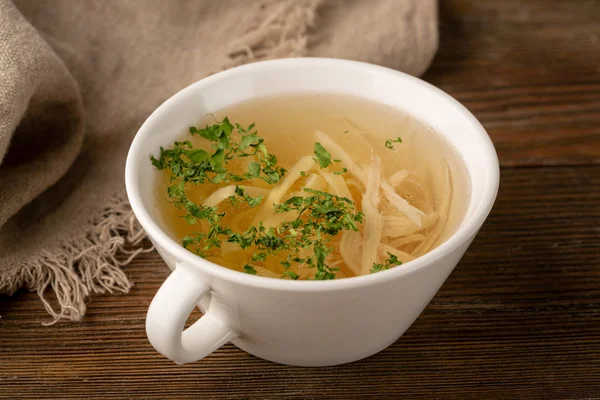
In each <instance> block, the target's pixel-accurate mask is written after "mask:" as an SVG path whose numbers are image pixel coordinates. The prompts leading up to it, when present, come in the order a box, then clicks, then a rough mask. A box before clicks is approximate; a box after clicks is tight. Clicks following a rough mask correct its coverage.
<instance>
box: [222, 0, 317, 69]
mask: <svg viewBox="0 0 600 400" xmlns="http://www.w3.org/2000/svg"><path fill="white" fill-rule="evenodd" d="M323 2H324V0H264V1H262V2H261V3H260V4H259V5H258V6H259V7H260V12H259V17H258V18H256V21H257V22H258V23H257V24H255V25H252V26H251V27H250V28H249V29H248V31H247V32H246V34H245V35H243V36H242V37H240V38H237V39H236V40H234V41H233V42H232V43H231V44H230V46H229V49H228V52H227V55H228V62H227V63H226V64H225V65H224V66H223V69H227V68H231V67H235V66H238V65H241V64H246V63H249V62H254V61H260V60H269V59H273V58H286V57H302V56H304V55H306V51H307V43H308V30H309V29H310V28H311V27H312V26H313V25H314V23H315V18H316V13H317V9H318V8H319V7H320V6H321V5H322V4H323Z"/></svg>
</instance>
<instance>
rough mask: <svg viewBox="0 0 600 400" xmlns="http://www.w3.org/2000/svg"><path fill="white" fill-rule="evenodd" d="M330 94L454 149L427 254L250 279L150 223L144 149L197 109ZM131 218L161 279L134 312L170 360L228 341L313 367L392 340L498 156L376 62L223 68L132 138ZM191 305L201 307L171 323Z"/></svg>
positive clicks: (464, 121)
mask: <svg viewBox="0 0 600 400" xmlns="http://www.w3.org/2000/svg"><path fill="white" fill-rule="evenodd" d="M307 91H308V92H316V91H319V92H334V93H341V94H348V95H354V96H359V97H362V98H366V99H371V100H375V101H377V102H380V103H384V104H388V105H392V106H394V107H396V108H398V109H400V110H403V111H404V112H405V113H407V114H409V115H412V116H413V117H415V118H417V119H419V120H421V121H424V122H425V123H426V124H428V125H429V126H431V127H432V128H434V129H435V130H436V131H437V132H438V133H440V134H441V135H443V136H444V137H445V138H446V139H447V140H448V141H449V142H450V143H451V144H452V145H453V146H454V147H455V149H456V150H457V151H458V152H459V153H460V156H461V157H462V159H463V160H464V162H465V165H466V169H467V173H468V175H469V178H470V183H471V196H470V202H469V205H468V207H467V211H466V214H465V216H464V218H463V221H462V223H461V224H460V226H459V227H458V229H457V231H456V233H455V234H454V235H452V236H451V237H450V238H449V239H448V240H447V241H446V242H444V243H443V244H442V245H440V246H439V247H437V248H436V249H434V250H433V251H431V252H429V253H428V254H426V255H424V256H422V257H420V258H418V259H416V260H414V261H411V262H409V263H406V264H404V265H402V266H400V267H397V268H393V269H390V270H387V271H382V272H379V273H376V274H372V275H368V276H361V277H355V278H349V279H341V280H333V281H290V280H278V279H271V278H263V277H258V276H252V275H248V274H244V273H240V272H236V271H233V270H230V269H227V268H224V267H221V266H218V265H215V264H213V263H211V262H209V261H206V260H204V259H202V258H200V257H198V256H196V255H194V254H193V253H191V252H189V251H187V250H185V249H184V248H183V247H181V246H180V245H179V244H178V243H177V241H175V240H174V239H173V238H171V237H170V236H169V235H167V234H166V233H165V231H164V229H163V228H162V227H161V226H160V224H159V222H158V221H157V219H158V218H157V215H156V210H155V206H154V204H153V187H154V183H155V179H156V175H157V172H156V171H155V170H154V169H153V168H152V166H151V164H150V162H149V158H148V157H149V155H150V154H154V153H156V151H157V149H158V148H159V147H160V146H165V147H166V146H169V145H171V144H172V142H173V141H174V140H175V139H176V138H177V137H178V136H180V135H181V134H182V132H184V131H185V130H186V129H187V128H188V127H189V126H191V125H193V124H195V123H196V122H197V121H198V120H199V118H201V117H202V116H203V115H205V114H206V113H209V112H214V111H217V110H219V109H221V108H223V107H227V106H230V105H233V104H235V103H239V102H241V101H244V100H248V99H252V98H258V97H263V96H268V95H273V94H278V93H293V92H307ZM125 177H126V186H127V194H128V196H129V201H130V202H131V207H132V208H133V211H134V212H135V215H136V216H137V218H138V220H139V222H140V223H141V224H142V226H143V227H144V229H145V230H146V232H147V233H148V236H149V237H150V239H151V240H152V242H153V243H154V245H155V246H156V249H157V250H158V252H159V254H160V255H161V256H162V258H163V259H164V260H165V262H166V263H167V265H168V266H169V268H171V270H173V272H172V273H171V275H170V276H169V277H168V278H167V280H166V281H165V282H164V283H163V285H162V287H161V288H160V290H159V291H158V293H157V294H156V296H155V298H154V300H153V301H152V304H151V305H150V308H149V310H148V316H147V319H146V330H147V334H148V338H149V340H150V342H151V343H152V345H153V346H154V347H155V348H156V349H157V350H158V351H159V352H160V353H162V354H163V355H165V356H166V357H168V358H170V359H171V360H173V361H175V362H177V363H187V362H192V361H195V360H198V359H201V358H203V357H205V356H206V355H208V354H210V353H211V352H213V351H214V350H216V349H217V348H219V347H220V346H222V345H223V344H225V343H226V342H228V341H231V342H233V343H234V344H235V345H236V346H238V347H239V348H241V349H243V350H245V351H247V352H249V353H251V354H254V355H256V356H258V357H261V358H264V359H267V360H271V361H275V362H279V363H283V364H292V365H303V366H323V365H335V364H342V363H347V362H351V361H355V360H359V359H361V358H364V357H368V356H370V355H372V354H374V353H377V352H378V351H380V350H382V349H384V348H385V347H387V346H389V345H390V344H392V343H393V342H395V341H396V340H397V339H398V338H399V337H400V336H401V335H402V334H403V333H404V332H405V331H406V329H408V327H409V326H410V325H411V324H412V323H413V321H414V320H415V319H416V318H417V316H418V315H419V314H420V313H421V312H422V311H423V309H424V308H425V306H426V305H427V304H428V303H429V301H430V300H431V298H432V297H433V296H434V295H435V293H436V292H437V290H438V289H439V288H440V286H441V285H442V283H443V282H444V281H445V280H446V278H447V277H448V275H449V274H450V272H451V271H452V269H453V268H454V267H455V266H456V264H457V263H458V261H459V260H460V258H461V257H462V255H463V254H464V252H465V251H466V250H467V248H468V246H469V245H470V243H471V241H472V240H473V238H474V237H475V235H476V234H477V232H478V230H479V228H480V227H481V225H482V224H483V222H484V220H485V219H486V217H487V215H488V214H489V212H490V210H491V208H492V205H493V203H494V200H495V198H496V193H497V190H498V183H499V167H498V158H497V156H496V152H495V150H494V146H493V145H492V142H491V140H490V138H489V136H488V135H487V133H486V132H485V130H484V129H483V127H482V126H481V124H480V123H479V122H478V121H477V120H476V119H475V117H474V116H473V115H472V114H471V113H470V112H469V111H468V110H467V109H466V108H465V107H463V106H462V105H461V104H459V103H458V102H457V101H456V100H454V99H453V98H452V97H450V96H449V95H447V94H446V93H444V92H442V91H441V90H439V89H437V88H435V87H433V86H431V85H429V84H428V83H425V82H423V81H421V80H419V79H417V78H414V77H412V76H409V75H406V74H403V73H401V72H397V71H393V70H390V69H387V68H383V67H379V66H375V65H370V64H365V63H360V62H353V61H345V60H335V59H319V58H300V59H285V60H275V61H265V62H260V63H255V64H250V65H245V66H242V67H237V68H234V69H230V70H228V71H225V72H221V73H218V74H216V75H213V76H210V77H208V78H206V79H203V80H201V81H199V82H196V83H194V84H192V85H190V86H188V87H187V88H185V89H183V90H182V91H180V92H179V93H177V94H175V95H174V96H173V97H171V98H170V99H169V100H167V101H166V102H165V103H164V104H162V105H161V106H160V107H159V108H158V109H157V110H156V111H154V113H152V115H151V116H150V117H149V118H148V120H147V121H146V122H145V123H144V124H143V125H142V127H141V128H140V130H139V132H138V133H137V135H136V137H135V139H134V140H133V143H132V145H131V149H130V151H129V155H128V157H127V166H126V171H125ZM197 305H199V306H200V308H201V309H202V310H203V311H204V312H205V315H204V316H203V317H202V318H200V319H199V320H198V321H197V322H196V323H195V324H194V325H192V326H191V327H190V328H188V329H186V330H185V331H184V330H183V327H184V324H185V321H186V320H187V318H188V316H189V314H190V312H191V311H192V310H193V309H194V307H196V306H197Z"/></svg>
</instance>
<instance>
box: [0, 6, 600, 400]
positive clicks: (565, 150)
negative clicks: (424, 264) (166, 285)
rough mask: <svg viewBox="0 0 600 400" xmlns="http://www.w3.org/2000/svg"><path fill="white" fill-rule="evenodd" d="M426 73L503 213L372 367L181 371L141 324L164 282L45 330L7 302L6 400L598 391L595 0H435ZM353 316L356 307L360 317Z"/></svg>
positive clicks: (144, 281) (19, 297)
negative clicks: (477, 132)
mask: <svg viewBox="0 0 600 400" xmlns="http://www.w3.org/2000/svg"><path fill="white" fill-rule="evenodd" d="M440 3H441V4H440V19H441V21H440V23H441V44H440V51H439V54H438V56H437V57H436V59H435V61H434V64H433V66H432V68H431V70H430V71H429V72H428V73H427V75H426V76H425V79H427V80H428V81H430V82H432V83H434V84H436V85H438V86H440V87H442V88H443V89H444V90H446V91H447V92H449V93H450V94H452V95H453V96H455V97H457V98H458V99H459V100H460V101H462V102H463V103H464V104H465V105H467V106H468V107H469V108H470V109H471V110H472V111H473V112H474V113H475V114H476V115H477V117H478V118H480V119H481V121H482V122H483V123H484V125H485V126H486V128H487V129H488V130H489V132H490V134H491V136H492V138H493V140H494V142H495V144H496V146H497V148H498V152H499V155H500V159H501V162H502V165H503V166H504V168H503V170H502V176H501V188H500V193H499V196H498V200H497V203H496V206H495V208H494V210H493V212H492V214H491V216H490V218H489V219H488V221H487V222H486V224H485V225H484V227H483V228H482V230H481V232H480V234H479V235H478V237H477V238H476V240H475V241H474V243H473V245H472V246H471V248H470V249H469V251H468V252H467V254H466V255H465V257H464V258H463V260H462V261H461V263H460V264H459V265H458V267H457V268H456V270H455V271H454V272H453V274H452V275H451V276H450V278H449V279H448V281H447V282H446V283H445V284H444V286H443V287H442V289H441V290H440V292H439V293H438V294H437V295H436V297H435V298H434V299H433V301H432V302H431V304H430V305H429V306H428V307H427V309H426V310H425V311H424V313H423V314H422V315H421V316H420V317H419V319H418V320H417V321H416V322H415V324H414V325H413V326H412V327H411V328H410V329H409V330H408V331H407V333H406V334H405V335H404V336H403V337H402V338H401V339H400V340H399V341H398V342H396V343H395V344H394V345H392V346H391V347H389V348H388V349H386V350H384V351H382V352H381V353H379V354H377V355H375V356H373V357H370V358H368V359H366V360H363V361H359V362H355V363H352V364H348V365H343V366H338V367H330V368H295V367H288V366H282V365H277V364H273V363H270V362H267V361H263V360H260V359H258V358H256V357H253V356H250V355H248V354H246V353H244V352H243V351H241V350H238V349H237V348H235V347H234V346H232V345H227V346H226V347H224V348H222V349H220V350H219V351H217V352H216V353H214V354H212V355H211V356H209V357H208V358H207V359H205V360H203V361H200V362H197V363H194V364H190V365H185V366H177V365H175V364H173V363H171V362H170V361H168V360H166V359H164V358H163V357H162V356H160V355H158V354H157V353H156V352H155V351H154V350H153V349H152V348H151V346H150V345H149V343H148V342H147V339H146V337H145V332H144V318H145V312H146V309H147V307H148V305H149V302H150V300H151V299H152V296H153V295H154V293H155V292H156V290H157V289H158V287H159V286H160V284H161V282H162V281H163V280H164V278H165V277H166V275H167V269H166V267H165V266H164V264H163V262H162V261H161V260H160V258H159V257H158V255H157V254H155V253H150V254H147V255H144V256H143V257H140V258H138V259H137V260H135V261H134V262H133V263H132V265H131V266H129V267H127V269H126V271H127V274H128V275H129V276H130V277H131V279H132V280H133V281H134V282H135V286H134V288H133V289H132V290H131V293H130V294H128V295H121V296H99V297H95V298H94V299H93V301H92V302H91V303H90V304H89V308H88V314H87V316H86V317H85V319H84V321H83V322H81V323H61V324H58V325H55V326H52V327H44V326H42V325H40V322H41V321H44V320H45V319H46V318H47V316H46V314H45V312H44V310H43V308H42V306H41V305H40V303H39V301H38V299H37V297H36V295H35V294H32V293H25V292H19V293H18V294H16V295H15V296H13V297H11V298H8V297H0V315H1V316H2V318H0V398H7V399H18V398H55V399H58V398H60V399H67V398H77V399H81V398H89V399H101V398H102V399H103V398H174V399H183V398H203V399H204V398H206V399H231V398H235V397H237V398H242V399H246V398H252V399H278V398H319V399H320V398H328V399H351V398H401V397H414V398H423V399H433V398H457V399H465V398H474V399H513V398H515V399H516V398H518V399H600V165H598V164H599V161H600V1H586V0H578V1H573V2H571V1H557V0H520V1H514V0H503V1H491V0H489V1H480V0H479V1H478V0H469V1H467V0H441V1H440ZM357 317H359V316H357Z"/></svg>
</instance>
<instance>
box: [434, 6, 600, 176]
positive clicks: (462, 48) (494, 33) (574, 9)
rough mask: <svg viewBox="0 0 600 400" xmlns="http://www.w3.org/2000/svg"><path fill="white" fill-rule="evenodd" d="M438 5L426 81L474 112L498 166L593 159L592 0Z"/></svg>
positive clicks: (595, 28)
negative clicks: (435, 43) (436, 44)
mask: <svg viewBox="0 0 600 400" xmlns="http://www.w3.org/2000/svg"><path fill="white" fill-rule="evenodd" d="M439 4H440V10H439V11H440V48H439V51H438V54H437V56H436V58H435V60H434V62H433V65H432V66H431V68H430V70H429V71H428V73H427V74H426V75H425V79H426V80H428V81H429V82H431V83H433V84H434V85H436V86H439V87H441V88H442V89H444V90H445V91H447V92H448V93H450V94H451V95H453V96H454V97H456V98H457V99H458V100H459V101H461V102H462V103H463V104H464V105H465V106H466V107H467V108H469V109H470V110H471V111H472V112H473V113H474V114H475V116H476V117H477V118H479V120H480V121H481V122H482V123H483V125H484V126H485V127H486V129H487V130H488V132H489V133H490V135H491V136H492V139H493V140H494V143H495V145H496V148H497V150H498V155H499V157H500V162H501V164H502V165H503V166H518V165H538V166H539V165H561V164H589V163H595V164H597V163H599V162H600V22H599V21H600V1H597V0H577V1H555V0H527V1H522V0H502V1H476V0H441V1H440V2H439Z"/></svg>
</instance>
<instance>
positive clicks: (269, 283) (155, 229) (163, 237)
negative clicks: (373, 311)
mask: <svg viewBox="0 0 600 400" xmlns="http://www.w3.org/2000/svg"><path fill="white" fill-rule="evenodd" d="M303 66H304V67H312V68H315V67H319V66H322V67H324V66H327V67H337V68H345V69H355V70H363V71H369V72H371V73H377V74H379V75H382V76H384V77H387V78H389V79H404V80H408V81H412V83H413V84H416V86H418V87H419V90H423V91H428V92H430V94H432V95H435V96H438V97H441V98H442V99H443V100H445V101H447V102H448V103H449V105H451V106H453V107H454V109H455V112H457V113H460V114H462V116H463V117H464V118H465V119H466V120H467V121H468V122H469V123H470V124H471V125H472V128H473V129H474V131H476V132H477V134H478V135H479V136H480V139H481V141H480V146H481V148H482V150H483V151H485V152H486V153H487V156H486V157H485V161H486V162H485V165H484V166H482V167H484V168H486V170H487V176H486V178H487V180H486V181H487V186H486V187H484V189H483V191H484V192H483V194H482V195H481V200H480V202H479V205H478V206H477V207H476V208H475V210H474V211H473V213H472V215H471V216H470V217H469V218H468V219H467V220H465V222H464V223H463V224H462V225H461V226H460V227H459V228H458V230H457V231H456V232H454V233H453V234H452V235H451V236H450V237H449V238H448V239H447V240H445V241H444V242H443V243H442V244H440V245H439V246H438V247H436V248H435V249H433V250H432V251H430V252H428V253H426V254H425V255H423V256H420V257H418V258H416V259H415V260H413V261H410V262H408V263H406V264H403V265H402V267H401V268H398V267H396V268H391V269H388V270H384V271H380V272H378V273H376V274H370V275H362V276H357V277H351V278H346V279H339V280H336V279H334V280H326V281H313V280H310V281H308V280H303V281H294V280H287V279H274V278H267V277H261V276H255V275H250V274H246V273H243V272H239V271H235V270H232V269H229V268H226V267H223V266H220V265H218V264H215V263H212V262H210V261H208V260H205V259H203V258H201V257H200V256H198V255H196V254H194V253H192V252H190V251H189V250H186V249H185V248H183V246H181V245H180V244H179V243H177V242H176V241H175V240H174V239H173V238H171V237H170V236H169V235H168V234H167V233H166V232H165V231H164V229H163V228H161V227H160V225H159V224H158V223H157V222H156V221H155V220H154V218H152V216H151V215H150V214H149V212H148V210H147V209H146V207H145V206H144V203H143V201H142V197H141V195H140V190H139V185H138V184H137V181H138V180H139V176H138V171H137V169H136V165H135V163H136V162H137V160H138V159H139V153H140V151H141V148H142V147H143V141H144V139H145V138H146V137H147V136H149V135H151V134H152V130H153V128H152V126H153V125H154V124H155V121H157V120H160V119H161V118H164V116H163V115H164V114H166V113H168V111H169V109H170V108H171V104H172V103H174V102H176V101H177V99H178V98H180V97H183V96H185V95H187V94H188V93H189V92H197V91H201V90H203V89H204V88H205V87H207V86H209V85H212V84H215V83H217V82H219V81H223V80H227V79H230V78H232V77H234V76H237V75H239V74H252V73H254V72H255V71H259V70H263V69H268V68H275V69H281V68H286V67H288V68H289V67H303ZM424 122H425V123H427V121H426V120H424ZM499 183H500V166H499V162H498V156H497V154H496V150H495V148H494V145H493V143H492V141H491V139H490V137H489V135H488V134H487V132H486V130H485V129H484V127H483V126H482V125H481V123H480V122H479V121H478V120H477V119H476V118H475V116H474V115H473V114H472V113H471V112H470V111H469V110H468V109H467V108H466V107H465V106H463V105H462V104H461V103H459V102H458V101H457V100H456V99H454V98H453V97H452V96H450V95H449V94H447V93H446V92H444V91H442V90H441V89H439V88H437V87H435V86H433V85H431V84H429V83H427V82H425V81H423V80H421V79H419V78H416V77H414V76H411V75H408V74H406V73H403V72H400V71H396V70H393V69H390V68H386V67H382V66H378V65H374V64H369V63H365V62H360V61H351V60H343V59H333V58H310V57H307V58H291V59H278V60H267V61H259V62H255V63H251V64H246V65H242V66H239V67H235V68H232V69H229V70H226V71H222V72H219V73H217V74H214V75H211V76H208V77H206V78H203V79H201V80H199V81H197V82H195V83H192V84H191V85H189V86H187V87H185V88H184V89H182V90H180V91H179V92H177V93H175V94H174V95H173V96H171V97H170V98H169V99H167V100H166V101H165V102H163V103H162V104H161V105H160V106H159V107H158V108H157V109H156V110H155V111H154V112H152V114H151V115H150V116H149V117H148V118H147V119H146V121H145V122H144V123H143V124H142V126H141V127H140V128H139V130H138V132H137V133H136V135H135V137H134V139H133V141H132V143H131V147H130V149H129V152H128V154H127V161H126V165H125V187H126V191H127V196H128V198H129V202H130V205H131V208H132V210H133V212H134V214H135V216H136V217H137V219H138V221H139V222H140V224H141V226H142V227H143V228H144V230H145V231H146V233H147V234H148V236H149V237H150V238H152V239H153V240H155V241H157V242H158V244H159V245H160V246H161V247H162V248H163V249H164V250H165V251H166V252H168V253H169V254H171V255H172V256H173V257H174V258H175V260H176V263H181V264H185V265H188V266H192V267H195V268H200V269H201V270H204V272H205V273H207V274H209V275H211V276H213V277H214V278H219V279H222V280H225V281H231V282H234V283H237V284H240V285H244V286H251V287H259V288H263V289H270V290H285V291H301V292H303V291H306V292H312V291H330V290H346V289H354V288H358V287H364V286H370V285H375V284H379V283H384V282H389V281H391V280H394V279H398V278H401V277H403V276H407V275H410V274H413V273H415V272H416V271H418V270H421V269H424V268H427V267H430V266H433V265H434V264H436V262H437V261H439V260H440V259H442V258H444V257H446V256H448V255H449V254H451V253H452V252H453V251H455V250H456V249H457V248H459V247H460V246H461V245H463V244H464V243H466V242H467V241H469V240H470V239H472V238H473V237H474V236H475V235H476V234H477V232H478V231H479V228H480V227H481V225H482V224H483V222H484V221H485V219H486V218H487V216H488V214H489V213H490V211H491V209H492V206H493V204H494V201H495V199H496V196H497V193H498V187H499Z"/></svg>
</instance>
